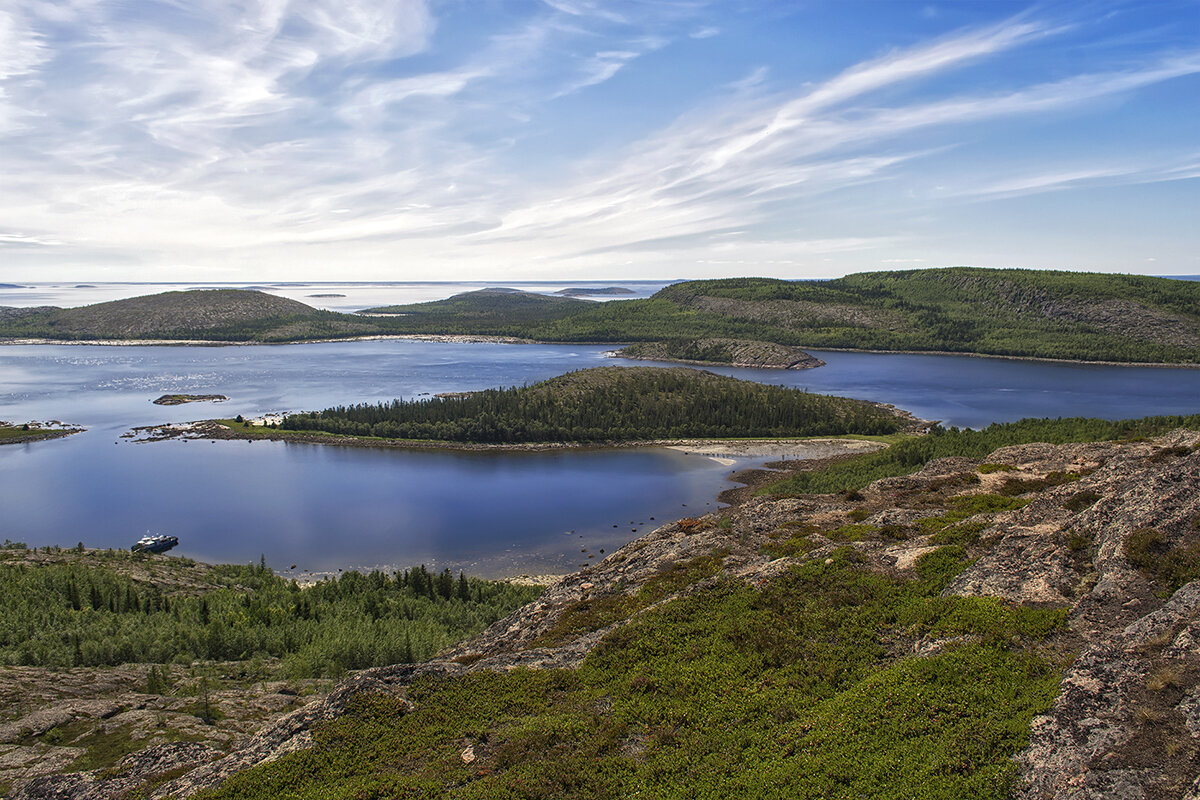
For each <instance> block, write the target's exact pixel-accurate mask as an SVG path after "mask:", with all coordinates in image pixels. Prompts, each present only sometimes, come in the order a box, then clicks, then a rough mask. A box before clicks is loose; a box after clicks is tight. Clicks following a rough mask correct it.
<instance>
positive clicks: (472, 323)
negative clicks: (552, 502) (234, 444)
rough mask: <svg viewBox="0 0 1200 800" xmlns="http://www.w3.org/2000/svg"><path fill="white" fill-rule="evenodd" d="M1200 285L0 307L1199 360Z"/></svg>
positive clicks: (982, 272) (994, 274)
mask: <svg viewBox="0 0 1200 800" xmlns="http://www.w3.org/2000/svg"><path fill="white" fill-rule="evenodd" d="M1198 309H1200V283H1198V282H1194V281H1180V280H1171V279H1168V278H1153V277H1147V276H1139V275H1107V274H1098V273H1083V272H1056V271H1036V270H1018V269H981V268H968V267H951V268H946V269H929V270H912V271H906V272H868V273H861V274H857V275H848V276H846V277H844V278H838V279H834V280H826V281H783V280H774V279H765V278H732V279H726V280H706V281H685V282H682V283H677V284H674V285H672V286H668V287H667V288H665V289H663V290H661V291H659V292H658V293H657V294H655V295H654V296H653V297H649V298H645V299H635V300H612V301H609V302H604V303H599V302H594V301H588V300H579V299H575V298H571V297H561V296H550V295H541V294H533V293H528V292H521V291H516V290H507V291H500V290H496V289H487V290H480V291H476V292H466V293H463V294H460V295H456V296H454V297H451V298H449V299H447V300H439V301H435V302H431V303H417V304H412V305H404V306H387V307H380V308H374V309H368V310H367V311H365V312H363V313H359V314H341V313H337V312H332V311H320V310H317V309H314V308H312V307H311V306H307V305H305V304H303V303H299V302H296V301H293V300H287V299H284V298H281V297H275V296H273V295H268V294H264V293H262V292H253V291H246V290H234V289H220V290H208V291H198V290H197V291H186V292H168V293H164V294H160V295H152V296H149V297H142V298H131V299H128V300H117V301H113V302H110V303H99V304H96V305H92V306H84V307H82V308H72V309H60V308H31V309H23V308H0V339H7V340H10V341H13V340H29V339H32V340H48V341H90V340H98V341H131V340H156V341H157V340H173V341H209V342H295V341H312V340H318V339H349V338H356V337H370V336H396V335H399V336H446V335H450V336H472V337H507V338H509V339H514V340H525V341H541V342H600V343H636V342H668V343H670V342H679V341H685V340H705V339H727V340H739V341H747V342H760V343H770V344H775V345H781V346H786V347H801V348H803V347H809V348H846V349H856V350H880V351H915V352H948V353H969V354H979V355H993V356H1006V357H1017V358H1053V359H1068V360H1077V361H1112V362H1125V363H1171V364H1197V363H1200V311H1198Z"/></svg>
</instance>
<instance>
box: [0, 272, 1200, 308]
mask: <svg viewBox="0 0 1200 800" xmlns="http://www.w3.org/2000/svg"><path fill="white" fill-rule="evenodd" d="M1159 277H1166V278H1174V279H1176V280H1181V281H1200V275H1163V276H1159ZM681 280H689V279H687V278H677V279H673V280H637V281H622V280H590V281H570V280H562V281H311V282H297V281H287V282H258V283H255V282H245V283H184V282H177V283H120V282H87V281H80V282H77V283H71V282H68V281H60V282H57V283H27V284H12V283H0V306H16V307H21V308H28V307H31V306H59V307H61V308H74V307H76V306H86V305H91V304H92V303H104V302H108V301H110V300H121V299H124V298H127V297H139V296H142V295H148V294H158V293H160V292H179V291H184V290H187V289H255V290H258V291H263V292H267V293H269V294H274V295H278V296H280V297H287V298H290V299H292V300H298V301H300V302H301V303H304V304H306V305H310V306H313V307H314V308H322V309H326V310H328V311H341V312H344V313H349V312H354V311H361V310H362V309H364V308H373V307H375V306H386V305H401V304H404V303H425V302H429V301H431V300H444V299H445V298H447V297H451V296H453V295H456V294H460V293H462V292H473V291H476V290H478V289H497V288H510V289H520V290H521V291H526V292H534V293H537V294H555V293H557V292H559V291H561V290H563V289H588V288H591V289H602V288H607V287H610V286H616V287H621V288H624V289H629V290H630V292H631V293H630V294H616V295H578V296H580V297H583V298H585V299H588V300H597V301H607V300H632V299H635V298H639V297H649V296H650V295H652V294H654V293H655V292H657V291H658V290H659V289H662V288H663V287H665V286H670V285H671V284H673V283H678V282H679V281H681ZM322 295H324V296H322Z"/></svg>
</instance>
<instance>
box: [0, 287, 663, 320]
mask: <svg viewBox="0 0 1200 800" xmlns="http://www.w3.org/2000/svg"><path fill="white" fill-rule="evenodd" d="M677 282H678V281H675V280H655V281H604V280H597V281H390V282H358V281H347V282H324V281H320V282H312V283H298V282H287V283H87V282H79V283H67V282H60V283H30V284H21V285H15V284H0V306H17V307H22V308H28V307H31V306H59V307H60V308H74V307H76V306H86V305H91V304H92V303H104V302H108V301H110V300H122V299H124V298H127V297H140V296H142V295H148V294H158V293H160V292H179V291H185V290H187V289H256V290H258V291H262V292H267V293H269V294H273V295H278V296H279V297H287V298H290V299H292V300H298V301H300V302H301V303H304V304H306V305H310V306H313V307H314V308H322V309H326V310H328V311H341V312H353V311H361V310H362V309H364V308H373V307H375V306H386V305H399V304H403V303H424V302H428V301H430V300H443V299H445V298H447V297H451V296H452V295H456V294H459V293H461V292H472V291H475V290H478V289H497V288H510V289H520V290H521V291H526V292H535V293H537V294H555V293H556V292H559V291H561V290H563V289H603V288H608V287H611V286H615V287H620V288H623V289H629V290H630V293H629V294H615V295H578V296H580V297H584V298H585V299H588V300H599V301H604V300H631V299H634V298H638V297H649V296H650V295H652V294H654V293H655V292H657V291H658V290H659V289H661V288H663V287H664V286H670V285H671V284H672V283H677ZM13 286H16V288H5V287H13ZM322 295H324V296H322Z"/></svg>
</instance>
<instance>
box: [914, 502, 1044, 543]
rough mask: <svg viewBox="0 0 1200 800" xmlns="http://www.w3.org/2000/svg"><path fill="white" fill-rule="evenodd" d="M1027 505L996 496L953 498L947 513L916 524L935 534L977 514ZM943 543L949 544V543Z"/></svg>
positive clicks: (992, 512)
mask: <svg viewBox="0 0 1200 800" xmlns="http://www.w3.org/2000/svg"><path fill="white" fill-rule="evenodd" d="M1028 503H1029V501H1028V500H1018V499H1016V498H1012V497H1004V496H1002V495H998V494H973V495H968V496H966V497H955V498H953V499H952V500H951V501H950V502H949V503H948V504H947V505H948V506H949V508H950V510H949V511H947V512H946V513H944V514H939V515H938V516H936V517H925V518H924V519H919V520H917V522H916V524H917V526H918V527H919V528H921V529H922V530H924V531H925V532H927V533H937V532H939V531H942V530H944V529H945V528H948V527H949V526H951V525H953V524H954V523H956V522H961V521H962V520H964V519H969V518H971V517H974V516H977V515H979V514H995V513H997V512H1000V511H1015V510H1016V509H1018V508H1021V507H1023V506H1025V505H1028ZM980 530H982V528H980ZM967 535H969V534H967ZM945 543H946V544H950V542H949V541H947V542H945Z"/></svg>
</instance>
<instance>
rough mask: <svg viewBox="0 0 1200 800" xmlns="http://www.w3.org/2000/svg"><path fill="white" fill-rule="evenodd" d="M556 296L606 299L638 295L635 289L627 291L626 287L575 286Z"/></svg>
mask: <svg viewBox="0 0 1200 800" xmlns="http://www.w3.org/2000/svg"><path fill="white" fill-rule="evenodd" d="M555 294H561V295H564V296H566V297H606V296H610V295H622V294H637V292H635V291H633V289H626V288H625V287H624V286H605V287H603V288H588V287H586V286H583V287H579V286H575V287H569V288H566V289H559V290H558V291H557V292H555Z"/></svg>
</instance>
